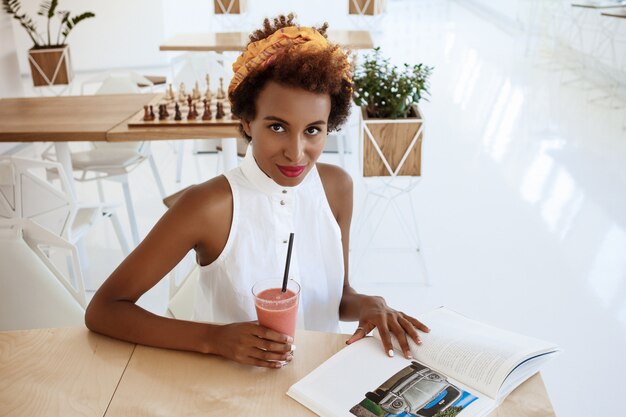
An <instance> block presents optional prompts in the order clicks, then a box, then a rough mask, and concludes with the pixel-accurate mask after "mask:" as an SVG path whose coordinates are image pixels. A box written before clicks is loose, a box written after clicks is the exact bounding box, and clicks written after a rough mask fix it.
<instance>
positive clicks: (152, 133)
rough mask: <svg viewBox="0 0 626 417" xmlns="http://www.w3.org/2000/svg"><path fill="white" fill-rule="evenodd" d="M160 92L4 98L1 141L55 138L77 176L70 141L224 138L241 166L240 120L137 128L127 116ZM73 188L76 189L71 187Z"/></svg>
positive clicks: (226, 151)
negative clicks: (238, 154)
mask: <svg viewBox="0 0 626 417" xmlns="http://www.w3.org/2000/svg"><path fill="white" fill-rule="evenodd" d="M161 97H162V94H161V93H158V94H154V93H153V94H115V95H95V96H63V97H28V98H6V99H0V142H54V145H55V149H56V154H57V159H58V161H59V162H60V163H61V164H62V165H63V168H64V169H65V171H66V172H67V173H68V176H69V177H70V184H71V186H72V187H73V181H72V176H71V173H72V159H71V154H70V149H69V146H68V142H72V141H92V142H98V141H101V142H104V141H109V142H116V141H139V140H159V139H169V140H176V139H198V138H207V139H211V138H212V139H219V138H221V139H222V148H223V153H222V158H223V159H224V169H225V170H229V169H231V168H234V167H236V166H237V146H236V140H233V138H236V137H237V136H239V131H238V129H237V126H238V125H239V122H237V121H223V122H215V123H214V124H211V125H210V126H189V125H181V126H180V127H169V128H163V129H160V128H152V127H151V128H132V129H129V128H128V126H127V123H128V119H129V118H131V117H132V116H134V115H135V114H136V113H137V112H138V111H140V110H141V109H142V108H143V106H144V105H146V104H150V103H156V102H158V101H159V99H160V98H161ZM72 191H73V190H72Z"/></svg>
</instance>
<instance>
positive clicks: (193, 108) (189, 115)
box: [187, 104, 196, 120]
mask: <svg viewBox="0 0 626 417" xmlns="http://www.w3.org/2000/svg"><path fill="white" fill-rule="evenodd" d="M187 120H196V105H195V104H192V105H191V107H189V113H187Z"/></svg>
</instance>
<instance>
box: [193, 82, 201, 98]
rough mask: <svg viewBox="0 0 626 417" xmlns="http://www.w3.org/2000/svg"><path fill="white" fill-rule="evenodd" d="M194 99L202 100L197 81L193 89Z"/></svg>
mask: <svg viewBox="0 0 626 417" xmlns="http://www.w3.org/2000/svg"><path fill="white" fill-rule="evenodd" d="M193 99H194V100H200V85H199V84H198V81H196V85H194V87H193Z"/></svg>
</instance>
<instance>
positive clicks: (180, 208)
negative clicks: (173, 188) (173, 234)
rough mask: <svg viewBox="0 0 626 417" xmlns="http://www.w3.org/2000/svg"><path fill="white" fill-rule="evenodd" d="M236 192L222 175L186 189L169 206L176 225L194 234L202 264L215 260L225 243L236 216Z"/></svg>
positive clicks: (195, 245) (169, 213)
mask: <svg viewBox="0 0 626 417" xmlns="http://www.w3.org/2000/svg"><path fill="white" fill-rule="evenodd" d="M232 213H233V196H232V192H231V189H230V185H229V183H228V180H227V179H226V177H224V176H222V175H220V176H218V177H215V178H213V179H210V180H208V181H206V182H203V183H202V184H198V185H195V186H193V187H191V188H189V189H188V190H186V191H185V192H184V193H183V194H182V195H181V196H180V197H179V199H178V200H177V201H176V203H174V205H173V206H172V207H171V208H170V209H169V210H168V213H167V214H168V215H171V216H172V217H174V218H176V220H174V221H173V225H174V226H175V227H176V226H178V227H181V228H184V229H187V232H188V233H189V234H191V235H193V236H194V238H193V243H192V245H193V247H194V248H195V250H196V253H197V256H198V261H199V262H200V264H201V265H208V264H210V263H211V262H213V260H215V259H216V258H217V257H218V256H219V254H220V253H221V252H222V250H223V249H224V246H226V241H227V240H228V235H229V233H230V227H231V224H232V217H233V214H232Z"/></svg>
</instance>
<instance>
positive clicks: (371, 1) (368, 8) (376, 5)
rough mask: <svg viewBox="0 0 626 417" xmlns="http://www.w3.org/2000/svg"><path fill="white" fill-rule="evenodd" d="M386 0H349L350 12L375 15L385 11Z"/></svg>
mask: <svg viewBox="0 0 626 417" xmlns="http://www.w3.org/2000/svg"><path fill="white" fill-rule="evenodd" d="M385 6H386V0H348V14H355V15H360V16H374V15H377V14H381V13H382V12H384V11H385Z"/></svg>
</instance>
